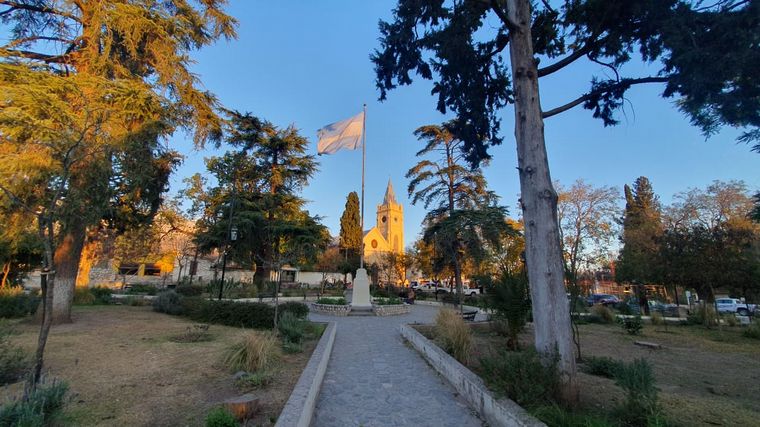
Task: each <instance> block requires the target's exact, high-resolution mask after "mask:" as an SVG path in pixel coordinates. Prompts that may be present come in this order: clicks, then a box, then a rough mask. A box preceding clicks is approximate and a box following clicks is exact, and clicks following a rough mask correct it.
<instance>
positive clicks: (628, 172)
mask: <svg viewBox="0 0 760 427" xmlns="http://www.w3.org/2000/svg"><path fill="white" fill-rule="evenodd" d="M394 6H395V2H394V1H385V0H383V1H380V0H376V1H362V2H357V1H350V0H329V1H321V2H312V1H286V2H280V1H278V2H271V1H270V2H264V1H243V0H233V1H232V2H231V4H230V7H229V8H228V13H230V14H231V15H232V16H234V17H235V18H236V19H237V20H238V21H239V28H238V38H237V39H236V40H232V41H229V42H226V41H220V42H218V43H217V44H215V45H212V46H210V47H206V48H204V49H203V50H201V51H197V52H194V54H193V59H194V60H195V61H196V63H195V65H194V66H193V70H194V72H195V73H197V74H198V76H199V77H200V79H201V81H202V82H203V85H204V86H205V88H206V89H207V90H209V91H211V92H213V93H214V94H215V95H216V96H217V97H218V98H219V100H220V102H221V103H222V104H223V105H224V106H225V107H226V108H229V109H234V110H238V111H242V112H250V113H252V114H254V115H257V116H259V117H261V118H264V119H266V120H269V121H270V122H272V123H274V124H275V125H278V126H281V127H285V126H288V125H290V124H293V125H295V126H296V127H297V128H298V129H300V132H301V134H302V135H303V136H305V137H307V138H308V139H309V141H310V146H309V153H311V154H315V155H316V146H317V137H316V132H317V130H318V129H319V128H321V127H323V126H325V125H327V124H330V123H333V122H336V121H339V120H343V119H345V118H348V117H350V116H352V115H355V114H357V113H358V112H359V111H361V109H362V104H365V103H366V104H367V118H366V138H367V146H366V149H367V163H366V189H365V206H366V213H365V214H366V218H367V221H366V222H365V229H369V228H370V227H371V226H373V225H374V221H375V210H376V205H377V204H379V203H381V202H382V198H383V195H384V192H385V188H386V185H387V183H388V180H391V181H392V183H393V186H394V189H395V191H396V197H397V200H399V201H400V203H402V204H403V205H404V213H405V218H404V221H405V223H404V228H405V230H404V231H405V236H406V239H405V240H406V242H405V243H406V245H407V246H409V245H411V244H412V242H413V241H414V239H415V238H416V236H417V235H418V234H419V232H420V229H421V227H420V224H421V222H422V219H423V217H424V215H425V209H424V207H423V206H421V205H417V206H413V205H411V203H410V198H409V197H408V195H407V192H406V189H407V185H408V180H407V179H406V178H405V174H406V171H407V170H408V169H409V168H410V167H412V166H413V165H414V164H415V163H416V162H417V161H418V159H417V158H415V153H416V152H417V151H418V150H419V149H420V148H421V147H422V143H421V142H419V141H417V140H416V138H415V137H414V135H413V131H414V130H415V129H416V128H417V127H419V126H422V125H427V124H439V123H442V122H444V121H445V120H447V117H445V116H443V115H441V114H440V113H438V112H437V111H436V110H435V105H436V98H435V97H433V96H432V95H431V94H430V89H431V87H432V86H431V83H430V82H428V81H423V80H420V79H415V82H414V83H413V84H412V85H411V86H406V87H403V88H399V89H396V90H394V91H392V92H390V93H389V95H388V99H387V100H386V101H384V102H379V101H378V97H379V92H378V91H377V90H376V88H375V74H374V66H373V64H372V62H371V61H370V59H369V56H370V54H371V52H372V51H373V50H374V49H378V48H379V46H380V43H379V41H378V38H379V31H378V25H377V24H378V21H379V20H380V19H384V20H389V19H390V18H391V11H392V9H393V7H394ZM489 24H490V23H489ZM493 25H494V26H496V25H497V23H496V22H494V23H493ZM625 71H629V72H630V75H633V76H641V75H643V74H645V73H646V72H647V67H646V66H645V65H643V64H638V63H637V64H633V65H630V66H627V68H626V69H625ZM593 73H596V74H603V73H604V70H602V69H601V68H600V67H599V66H597V65H588V64H579V65H572V66H570V67H568V68H567V69H566V70H563V71H562V72H560V73H557V74H555V75H552V76H549V77H548V78H545V79H542V80H541V82H540V84H541V86H540V90H541V102H542V106H543V108H544V109H545V110H548V109H550V108H553V107H555V106H558V105H562V104H564V103H566V102H567V101H570V100H572V99H574V98H576V97H577V96H579V95H580V94H582V93H583V92H585V91H586V90H587V89H588V87H589V81H590V78H591V75H592V74H593ZM661 91H662V86H658V85H649V86H647V85H641V86H639V87H634V88H633V89H632V90H631V91H629V92H628V94H627V99H628V102H627V103H626V106H625V108H624V110H623V111H622V112H621V114H619V118H620V119H621V123H620V124H619V125H618V126H615V127H607V128H605V127H603V125H602V123H601V121H599V120H596V119H593V118H592V117H591V112H590V111H588V110H584V109H582V108H581V107H576V108H575V109H573V110H570V111H568V112H565V113H563V114H561V115H559V116H554V117H551V118H548V119H547V120H546V121H545V132H546V145H547V150H548V155H549V165H550V169H551V174H552V179H554V180H556V181H559V182H560V183H562V184H564V185H567V186H569V185H570V184H572V182H574V181H575V180H577V179H583V180H584V181H586V182H588V183H591V184H593V185H594V186H613V187H615V188H617V189H619V190H620V192H621V201H620V203H621V207H622V205H623V201H622V188H623V185H624V184H626V183H628V184H630V183H632V182H633V181H634V180H635V179H636V178H637V177H639V176H642V175H643V176H646V177H648V178H649V179H650V181H651V182H652V185H653V187H654V190H655V192H656V193H657V194H658V195H659V196H660V199H661V201H662V202H663V203H664V204H668V203H670V201H671V200H672V197H673V195H674V194H676V193H678V192H681V191H685V190H687V189H689V188H693V187H697V188H704V187H706V186H707V185H708V184H709V183H711V182H712V181H713V180H724V181H726V180H743V181H745V183H746V184H747V185H748V187H749V188H750V190H752V191H753V192H754V191H757V190H758V189H760V173H758V165H760V154H757V153H754V152H751V151H750V148H749V147H748V146H747V145H739V144H736V142H735V138H736V135H737V134H738V132H737V131H735V130H732V129H727V130H724V131H723V132H721V133H720V134H718V135H715V136H713V137H711V138H710V139H708V140H706V139H705V137H704V136H703V135H701V133H700V132H699V130H698V129H697V128H694V127H692V126H691V125H690V124H689V122H688V120H687V119H686V118H685V117H684V116H683V114H681V113H680V112H679V111H677V110H676V109H675V107H674V106H673V100H666V99H663V98H661V97H660V96H659V94H660V93H661ZM500 114H501V117H502V118H503V122H502V136H504V137H505V138H504V143H503V144H502V145H501V146H498V147H494V148H491V150H490V153H491V154H492V155H493V160H492V161H491V163H490V164H489V165H488V166H487V167H486V168H485V170H484V172H485V176H486V178H487V180H488V184H489V187H490V188H491V189H492V190H494V191H495V192H496V193H497V194H498V195H499V196H500V197H501V202H502V204H504V205H506V206H507V207H508V209H509V212H510V216H513V217H517V216H519V212H518V210H517V208H516V202H517V199H518V197H519V182H518V176H517V171H516V166H517V156H516V151H515V145H514V136H513V135H514V133H513V123H514V121H513V115H514V110H513V109H512V108H511V107H509V106H508V107H506V108H505V109H503V110H502V111H501V113H500ZM170 145H171V146H172V147H173V148H175V149H177V150H179V151H181V152H182V153H183V154H184V155H185V162H184V164H183V165H182V166H181V167H180V168H179V169H178V171H177V173H176V174H175V175H174V177H173V178H172V187H171V192H173V193H174V192H176V191H178V190H180V189H181V188H183V187H184V184H183V183H182V180H183V179H184V178H186V177H189V176H191V175H193V174H194V173H197V172H200V173H204V172H205V167H204V158H206V157H210V156H213V155H215V154H218V153H219V152H218V151H214V150H210V149H205V150H196V149H194V148H193V144H192V141H191V139H190V138H189V137H187V136H185V135H182V134H176V135H175V136H174V137H172V139H171V140H170ZM318 161H319V172H317V173H316V174H315V175H314V177H313V178H312V180H311V182H310V184H309V185H308V187H306V188H305V189H304V191H303V197H304V198H305V199H306V200H308V204H307V209H308V210H309V211H310V213H311V214H316V215H319V216H321V217H323V223H324V224H325V225H327V226H328V228H329V229H330V231H331V233H332V234H333V235H337V234H338V232H339V230H340V215H341V214H342V212H343V209H344V205H345V201H346V196H347V195H348V193H349V192H351V191H356V192H357V193H358V192H359V191H360V189H361V151H359V150H357V151H346V150H343V151H339V152H338V153H336V154H334V155H331V156H320V157H319V158H318Z"/></svg>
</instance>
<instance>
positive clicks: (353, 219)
mask: <svg viewBox="0 0 760 427" xmlns="http://www.w3.org/2000/svg"><path fill="white" fill-rule="evenodd" d="M362 234H363V233H362V228H361V218H360V216H359V196H358V195H357V194H356V191H352V192H350V193H348V196H347V197H346V207H345V209H343V215H341V216H340V247H341V249H345V250H346V251H348V252H351V254H352V256H355V255H357V254H358V253H359V249H360V248H361V245H362Z"/></svg>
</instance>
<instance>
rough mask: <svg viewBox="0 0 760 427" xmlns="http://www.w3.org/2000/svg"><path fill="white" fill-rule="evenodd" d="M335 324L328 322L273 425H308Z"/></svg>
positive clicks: (323, 374) (322, 376)
mask: <svg viewBox="0 0 760 427" xmlns="http://www.w3.org/2000/svg"><path fill="white" fill-rule="evenodd" d="M336 329H337V324H336V323H335V322H329V323H328V324H327V328H326V329H325V332H324V333H323V334H322V338H320V340H319V343H318V344H317V347H316V348H315V349H314V352H313V353H312V354H311V358H310V359H309V363H307V364H306V368H305V369H304V370H303V372H302V373H301V377H300V378H298V382H297V383H296V386H295V387H294V388H293V392H292V393H290V398H288V401H287V403H285V407H284V408H282V412H280V416H279V417H278V418H277V424H275V427H290V426H297V427H308V426H309V424H311V418H312V416H313V415H314V407H315V406H316V404H317V396H319V390H320V389H321V388H322V381H324V379H325V372H326V371H327V361H328V360H330V355H331V354H332V349H333V344H334V343H335V331H336Z"/></svg>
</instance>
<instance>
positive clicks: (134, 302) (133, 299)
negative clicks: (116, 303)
mask: <svg viewBox="0 0 760 427" xmlns="http://www.w3.org/2000/svg"><path fill="white" fill-rule="evenodd" d="M123 304H125V305H129V306H132V307H143V306H146V305H151V302H150V301H148V300H147V299H145V298H143V297H141V296H131V295H130V296H128V297H126V298H124V300H123Z"/></svg>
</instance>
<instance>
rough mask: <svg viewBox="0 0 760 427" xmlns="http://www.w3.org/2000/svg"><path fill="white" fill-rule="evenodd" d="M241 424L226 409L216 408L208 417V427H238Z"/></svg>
mask: <svg viewBox="0 0 760 427" xmlns="http://www.w3.org/2000/svg"><path fill="white" fill-rule="evenodd" d="M239 425H240V423H238V421H237V420H236V419H235V416H234V415H232V413H230V412H229V411H227V410H226V409H224V408H214V409H212V410H211V412H209V413H208V415H206V427H237V426H239Z"/></svg>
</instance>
